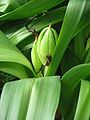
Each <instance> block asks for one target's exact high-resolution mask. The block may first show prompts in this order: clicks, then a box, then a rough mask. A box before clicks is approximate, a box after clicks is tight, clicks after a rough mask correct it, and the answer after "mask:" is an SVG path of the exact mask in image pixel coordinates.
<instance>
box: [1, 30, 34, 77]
mask: <svg viewBox="0 0 90 120" xmlns="http://www.w3.org/2000/svg"><path fill="white" fill-rule="evenodd" d="M0 62H2V64H4V63H3V62H10V63H11V65H12V64H14V63H18V64H19V66H22V67H24V68H23V69H25V67H27V68H28V69H29V70H30V71H31V72H32V73H33V74H34V75H35V73H34V71H33V68H32V66H31V64H30V62H29V61H28V60H27V58H26V57H25V56H24V55H23V54H22V53H21V52H20V51H19V49H18V48H17V47H16V46H14V45H13V44H12V42H11V41H10V40H9V39H8V38H7V37H6V36H5V35H4V34H3V33H2V32H1V31H0ZM9 66H10V64H9ZM9 66H8V67H6V68H7V69H8V68H9ZM19 66H17V67H16V68H18V67H19ZM4 67H5V66H4ZM13 67H14V65H13ZM22 67H20V68H21V71H22V70H23V69H22ZM16 68H15V67H14V68H12V69H16ZM20 68H19V69H17V70H20ZM1 69H2V65H1ZM1 69H0V70H1ZM10 69H11V67H10ZM3 71H4V69H3ZM5 71H6V70H5ZM7 72H8V70H7ZM19 72H20V71H19ZM9 73H10V71H9ZM11 73H12V71H11ZM21 73H22V72H21ZM23 73H24V71H23ZM25 76H26V73H25ZM20 77H21V75H20Z"/></svg>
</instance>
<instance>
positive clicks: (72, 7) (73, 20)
mask: <svg viewBox="0 0 90 120" xmlns="http://www.w3.org/2000/svg"><path fill="white" fill-rule="evenodd" d="M86 2H87V0H82V1H81V0H78V2H77V0H70V1H69V3H68V6H67V10H66V14H65V17H64V21H63V25H62V28H61V31H60V35H59V38H58V42H57V45H56V49H55V52H54V55H53V59H52V61H51V64H50V66H49V68H48V71H47V73H46V76H47V75H54V74H55V72H56V70H57V68H58V65H59V63H60V62H61V59H62V56H63V54H64V52H65V50H66V48H67V46H68V44H69V43H70V40H71V38H72V37H73V34H74V31H75V30H76V28H77V26H78V23H79V22H80V19H81V17H82V15H83V12H84V9H85V5H86ZM58 51H60V52H59V53H58Z"/></svg>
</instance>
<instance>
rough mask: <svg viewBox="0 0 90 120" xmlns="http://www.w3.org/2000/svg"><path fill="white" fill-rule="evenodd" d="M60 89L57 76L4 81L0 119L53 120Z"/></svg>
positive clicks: (0, 103)
mask: <svg viewBox="0 0 90 120" xmlns="http://www.w3.org/2000/svg"><path fill="white" fill-rule="evenodd" d="M60 89H61V86H60V77H57V76H53V77H46V78H45V77H44V78H38V79H26V80H22V81H21V80H20V81H15V82H10V83H6V85H5V86H4V89H3V92H2V95H1V100H0V120H54V118H55V112H56V109H57V106H58V102H59V97H60Z"/></svg>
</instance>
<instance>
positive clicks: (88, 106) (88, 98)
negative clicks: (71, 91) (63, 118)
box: [74, 80, 90, 120]
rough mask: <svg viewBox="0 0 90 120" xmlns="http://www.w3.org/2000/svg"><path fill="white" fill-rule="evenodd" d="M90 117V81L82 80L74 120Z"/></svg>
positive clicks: (84, 119)
mask: <svg viewBox="0 0 90 120" xmlns="http://www.w3.org/2000/svg"><path fill="white" fill-rule="evenodd" d="M89 119H90V81H86V80H82V81H81V87H80V93H79V99H78V104H77V109H76V113H75V117H74V120H89Z"/></svg>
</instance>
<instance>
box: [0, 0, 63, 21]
mask: <svg viewBox="0 0 90 120" xmlns="http://www.w3.org/2000/svg"><path fill="white" fill-rule="evenodd" d="M62 1H63V0H42V1H41V0H31V1H29V2H27V3H26V4H24V5H22V6H21V7H19V8H17V9H15V10H13V11H11V12H8V13H6V14H4V15H1V16H0V21H1V20H16V19H21V18H27V17H30V16H33V15H37V14H39V13H41V12H43V11H45V10H47V9H50V8H52V7H54V6H56V5H58V4H59V3H61V2H62Z"/></svg>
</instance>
